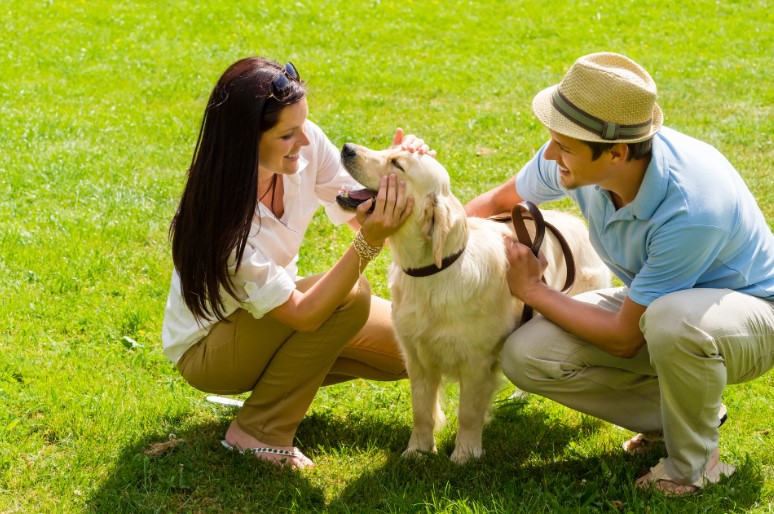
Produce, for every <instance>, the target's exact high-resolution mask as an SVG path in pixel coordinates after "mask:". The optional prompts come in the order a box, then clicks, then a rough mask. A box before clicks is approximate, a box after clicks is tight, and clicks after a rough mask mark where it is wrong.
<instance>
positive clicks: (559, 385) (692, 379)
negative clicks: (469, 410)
mask: <svg viewBox="0 0 774 514" xmlns="http://www.w3.org/2000/svg"><path fill="white" fill-rule="evenodd" d="M626 294H627V290H626V289H625V288H619V289H607V290H602V291H594V292H590V293H584V294H581V295H578V296H577V297H576V299H578V300H581V301H584V302H589V303H593V304H596V305H598V306H600V307H602V308H604V309H608V310H611V311H617V310H619V309H620V307H621V305H622V303H623V301H624V299H625V298H626ZM640 329H641V330H642V332H643V334H644V335H645V340H646V341H647V344H646V346H645V347H644V348H643V349H642V350H640V352H639V353H638V354H637V355H636V356H635V357H634V358H631V359H624V358H619V357H614V356H612V355H610V354H608V353H606V352H603V351H602V350H599V349H597V348H596V347H595V346H592V345H591V344H588V343H586V342H584V341H582V340H580V339H578V338H577V337H575V336H573V335H571V334H569V333H567V332H565V331H564V330H562V329H561V328H559V327H557V326H556V325H554V324H553V323H551V322H550V321H548V320H546V319H545V318H543V317H542V316H538V317H536V318H534V319H533V320H532V321H530V322H528V323H526V324H525V325H524V326H522V327H521V328H519V329H518V330H516V331H515V332H514V333H513V334H511V336H509V337H508V339H507V340H506V342H505V345H504V347H503V350H502V367H503V371H504V372H505V374H506V375H507V376H508V378H509V379H510V380H511V381H512V382H513V383H514V384H516V385H517V386H518V387H520V388H522V389H524V390H525V391H530V392H534V393H537V394H540V395H542V396H545V397H548V398H551V399H553V400H555V401H557V402H559V403H561V404H563V405H567V406H569V407H571V408H573V409H575V410H578V411H581V412H584V413H586V414H590V415H592V416H595V417H597V418H601V419H604V420H607V421H609V422H611V423H615V424H616V425H619V426H622V427H625V428H627V429H629V430H632V431H635V432H662V433H663V434H664V441H665V443H666V448H667V452H668V454H669V457H668V458H667V459H666V471H667V472H668V474H669V476H672V477H675V478H678V479H683V480H685V481H686V483H690V482H693V481H695V480H697V479H698V478H699V477H700V476H701V475H702V474H703V472H704V471H705V468H706V467H707V463H708V461H709V458H710V455H711V454H712V452H713V451H714V450H715V449H716V448H717V447H718V419H717V413H718V409H719V408H720V405H721V396H722V394H723V389H724V388H725V387H726V385H727V384H737V383H741V382H746V381H748V380H752V379H754V378H756V377H759V376H761V375H763V374H764V373H766V372H767V371H768V370H769V369H771V368H772V366H774V302H769V301H765V300H761V299H760V298H755V297H752V296H749V295H745V294H742V293H737V292H734V291H730V290H724V289H689V290H685V291H679V292H675V293H671V294H668V295H666V296H664V297H662V298H659V299H658V300H656V301H655V302H653V303H652V304H651V305H650V306H649V307H648V309H647V310H646V311H645V314H644V315H643V316H642V318H641V319H640Z"/></svg>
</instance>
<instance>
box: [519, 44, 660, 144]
mask: <svg viewBox="0 0 774 514" xmlns="http://www.w3.org/2000/svg"><path fill="white" fill-rule="evenodd" d="M532 110H533V111H534V113H535V115H536V116H537V117H538V119H539V120H540V122H541V123H543V125H545V126H546V127H548V128H549V129H550V130H553V131H555V132H558V133H560V134H564V135H565V136H569V137H572V138H575V139H580V140H582V141H596V142H601V143H636V142H638V141H644V140H646V139H648V138H650V137H652V136H653V134H655V133H656V132H658V130H659V129H660V128H661V125H662V123H663V115H662V113H661V108H660V107H659V106H658V104H657V103H656V83H655V82H653V79H652V78H651V76H650V75H649V74H648V72H647V71H645V69H644V68H642V66H640V65H639V64H637V63H636V62H634V61H632V60H631V59H629V58H628V57H624V56H623V55H619V54H614V53H609V52H601V53H596V54H591V55H586V56H584V57H581V58H580V59H578V60H577V61H575V63H574V64H573V65H572V67H571V68H570V70H569V71H568V72H567V74H566V75H565V76H564V78H563V79H562V82H560V83H559V84H557V85H555V86H551V87H549V88H547V89H544V90H543V91H541V92H540V93H538V94H537V96H535V99H534V100H533V101H532Z"/></svg>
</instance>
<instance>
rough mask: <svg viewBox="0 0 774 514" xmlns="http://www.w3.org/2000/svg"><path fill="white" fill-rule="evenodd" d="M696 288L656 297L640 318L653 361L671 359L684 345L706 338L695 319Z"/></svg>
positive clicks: (641, 328)
mask: <svg viewBox="0 0 774 514" xmlns="http://www.w3.org/2000/svg"><path fill="white" fill-rule="evenodd" d="M693 293H695V291H694V290H687V291H678V292H676V293H671V294H668V295H665V296H662V297H660V298H658V299H656V300H655V301H654V302H653V303H651V304H650V305H649V306H648V308H647V309H646V310H645V313H644V314H643V315H642V317H641V318H640V330H641V331H642V334H643V335H644V336H645V341H647V345H648V352H649V353H650V357H651V361H652V362H654V363H655V362H658V361H660V360H668V359H670V358H671V357H670V355H671V354H673V353H674V352H675V351H677V350H678V349H679V347H680V346H683V345H691V344H695V343H696V342H697V341H698V340H703V339H705V334H703V332H702V331H701V330H700V329H699V328H698V325H699V323H700V321H699V320H697V319H694V318H695V316H696V315H695V304H694V303H695V302H694V301H692V297H693V296H694V294H693Z"/></svg>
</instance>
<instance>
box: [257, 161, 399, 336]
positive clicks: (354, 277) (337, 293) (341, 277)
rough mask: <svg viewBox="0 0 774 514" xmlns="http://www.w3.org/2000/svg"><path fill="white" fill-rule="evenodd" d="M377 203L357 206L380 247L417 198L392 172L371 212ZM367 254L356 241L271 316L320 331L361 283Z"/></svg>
mask: <svg viewBox="0 0 774 514" xmlns="http://www.w3.org/2000/svg"><path fill="white" fill-rule="evenodd" d="M373 202H374V200H368V201H366V202H363V203H362V204H361V205H360V206H359V207H358V209H357V215H356V219H357V222H358V223H359V224H360V227H361V228H360V231H361V233H362V237H363V238H365V242H366V243H367V244H368V245H369V246H371V247H373V248H378V247H381V246H382V245H383V244H384V241H385V239H387V237H389V236H390V235H391V234H392V233H394V232H395V231H396V230H397V229H398V228H399V227H400V226H401V225H402V224H403V223H404V222H405V221H406V220H407V219H408V217H409V215H410V214H411V211H412V209H413V206H414V199H413V197H411V196H408V197H407V196H406V184H405V183H404V182H402V181H401V182H399V181H398V179H397V176H395V175H390V176H389V177H382V182H381V185H380V187H379V193H378V194H377V196H376V206H375V209H374V211H373V212H372V213H371V214H368V213H367V212H368V209H369V208H370V207H371V204H372V203H373ZM363 257H364V256H361V255H359V254H358V251H357V250H356V249H355V246H354V244H353V245H352V246H350V247H349V248H348V249H347V251H346V252H344V255H342V257H341V259H339V261H338V262H337V263H336V264H334V265H333V267H332V268H331V269H330V270H328V271H327V272H326V273H325V274H323V276H322V277H321V278H320V280H318V281H317V282H316V283H315V284H314V285H312V287H310V288H309V290H307V291H305V292H301V291H298V290H295V291H293V292H292V293H291V295H290V298H289V299H288V300H287V301H286V302H285V303H283V304H282V305H280V306H278V307H275V308H274V309H273V310H271V311H269V312H268V315H269V316H271V317H272V318H274V319H276V320H277V321H279V322H280V323H283V324H285V325H287V326H289V327H291V328H293V329H295V330H298V331H302V332H311V331H314V330H316V329H317V328H319V327H320V325H322V324H323V322H325V320H327V319H328V318H329V317H330V316H331V314H333V311H334V310H336V308H337V307H338V306H339V305H341V302H342V301H343V300H344V298H346V296H347V295H348V294H349V292H350V291H351V290H352V288H353V287H354V286H355V284H356V283H357V281H358V279H359V277H360V274H361V273H362V272H363V270H364V269H365V267H366V265H367V264H368V262H369V260H368V259H367V258H363Z"/></svg>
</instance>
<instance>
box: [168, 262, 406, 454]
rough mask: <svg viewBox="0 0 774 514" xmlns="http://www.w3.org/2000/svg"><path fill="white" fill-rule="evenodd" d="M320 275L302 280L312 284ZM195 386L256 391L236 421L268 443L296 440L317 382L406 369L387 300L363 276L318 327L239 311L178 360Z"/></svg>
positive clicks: (302, 284) (303, 285)
mask: <svg viewBox="0 0 774 514" xmlns="http://www.w3.org/2000/svg"><path fill="white" fill-rule="evenodd" d="M318 278H319V276H314V277H308V278H304V279H301V280H300V281H299V282H298V284H297V287H298V288H299V289H300V290H302V291H303V290H306V289H308V288H309V287H310V286H311V284H312V283H314V282H315V281H316V280H317V279H318ZM178 369H179V371H180V373H181V374H182V375H183V377H184V378H185V379H186V380H187V381H188V382H189V383H190V384H191V385H192V386H194V387H195V388H197V389H199V390H201V391H205V392H210V393H218V394H236V393H243V392H247V391H251V394H250V396H249V397H248V398H247V399H246V400H245V403H244V406H243V407H242V408H241V409H240V410H239V412H238V413H237V416H236V422H237V424H238V425H239V426H240V428H242V429H243V430H244V431H245V432H247V433H248V434H250V435H252V436H253V437H255V438H257V439H258V440H259V441H262V442H264V443H267V444H273V445H291V444H292V443H293V437H294V436H295V433H296V429H297V428H298V425H299V424H300V423H301V420H302V419H303V417H304V414H305V413H306V411H307V409H308V408H309V406H310V405H311V403H312V400H313V399H314V396H315V394H316V393H317V390H318V389H319V387H320V386H323V385H330V384H335V383H338V382H343V381H345V380H350V379H353V378H365V379H370V380H398V379H402V378H406V377H407V374H406V367H405V363H404V361H403V358H402V355H401V353H400V350H399V347H398V344H397V342H396V339H395V335H394V332H393V329H392V322H391V319H390V303H389V302H388V301H386V300H383V299H381V298H378V297H375V296H373V297H372V296H371V290H370V287H369V285H368V283H367V282H366V280H365V278H362V277H361V282H360V288H359V290H358V288H357V287H356V288H355V289H353V290H352V292H350V294H349V296H348V297H347V298H346V299H345V301H344V302H343V303H342V304H341V306H339V308H338V309H336V311H334V313H333V314H332V315H331V317H330V318H329V319H328V320H327V321H326V322H325V323H323V325H322V326H321V327H320V328H319V329H318V330H316V331H315V332H309V333H305V332H297V331H295V330H293V329H291V328H289V327H287V326H285V325H283V324H282V323H279V322H278V321H275V320H274V319H272V318H271V317H270V316H264V317H263V318H261V319H255V318H254V317H253V316H252V315H251V314H250V313H249V312H247V311H245V310H238V311H237V312H235V313H234V314H232V315H231V316H229V317H228V318H227V320H226V321H225V322H219V323H217V324H216V325H215V326H214V327H213V329H212V330H211V331H210V333H209V334H208V335H207V337H205V338H204V339H202V340H201V341H199V342H198V343H197V344H195V345H194V346H192V347H191V348H190V349H189V350H188V351H187V352H186V353H185V354H184V355H183V357H182V358H181V359H180V361H179V362H178Z"/></svg>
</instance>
